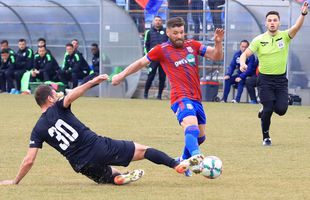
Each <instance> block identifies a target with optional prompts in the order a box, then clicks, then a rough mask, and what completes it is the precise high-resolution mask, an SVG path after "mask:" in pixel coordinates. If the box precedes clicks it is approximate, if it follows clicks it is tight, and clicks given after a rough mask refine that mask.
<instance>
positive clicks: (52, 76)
mask: <svg viewBox="0 0 310 200" xmlns="http://www.w3.org/2000/svg"><path fill="white" fill-rule="evenodd" d="M58 70H59V65H58V63H57V61H56V60H55V58H54V57H53V56H52V55H51V54H50V53H48V52H47V50H46V47H44V46H40V47H39V48H38V54H36V55H35V56H34V69H33V70H32V73H31V78H30V80H31V82H36V81H37V79H38V80H39V81H43V82H45V81H54V82H56V81H58V78H57V71H58Z"/></svg>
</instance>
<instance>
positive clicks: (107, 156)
mask: <svg viewBox="0 0 310 200" xmlns="http://www.w3.org/2000/svg"><path fill="white" fill-rule="evenodd" d="M92 150H93V151H95V156H94V157H93V158H92V159H91V160H90V161H89V162H88V163H87V164H86V165H85V166H84V167H83V168H82V169H81V170H80V173H82V174H83V175H85V176H87V177H88V178H90V179H92V180H93V181H95V182H96V183H112V181H113V178H114V177H113V175H112V169H111V165H112V166H124V167H126V166H128V165H129V163H130V162H131V160H132V158H133V156H134V152H135V145H134V143H133V142H132V141H125V140H113V139H111V138H107V137H99V139H98V140H97V141H96V142H95V146H94V148H93V149H92Z"/></svg>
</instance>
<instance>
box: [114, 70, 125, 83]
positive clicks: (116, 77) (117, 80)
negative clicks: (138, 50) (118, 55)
mask: <svg viewBox="0 0 310 200" xmlns="http://www.w3.org/2000/svg"><path fill="white" fill-rule="evenodd" d="M123 79H124V77H123V75H122V73H120V74H115V75H114V76H113V77H112V80H111V83H112V85H118V84H120V83H121V82H122V81H123Z"/></svg>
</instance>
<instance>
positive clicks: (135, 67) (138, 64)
mask: <svg viewBox="0 0 310 200" xmlns="http://www.w3.org/2000/svg"><path fill="white" fill-rule="evenodd" d="M148 64H150V61H149V60H148V59H147V57H146V56H144V57H142V58H140V59H138V60H136V61H135V62H133V63H132V64H130V65H129V66H128V67H126V69H125V70H124V71H122V72H121V73H119V74H117V75H115V76H113V77H112V85H118V84H120V83H121V82H122V81H123V80H124V79H125V78H126V77H127V76H129V75H130V74H133V73H135V72H137V71H139V70H140V69H142V68H143V67H145V66H147V65H148Z"/></svg>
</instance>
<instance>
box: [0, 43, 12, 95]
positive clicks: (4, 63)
mask: <svg viewBox="0 0 310 200" xmlns="http://www.w3.org/2000/svg"><path fill="white" fill-rule="evenodd" d="M14 68H15V57H14V55H12V54H10V50H9V49H2V50H1V65H0V87H1V92H10V93H11V94H15V91H16V89H15V88H14V82H13V80H14Z"/></svg>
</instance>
